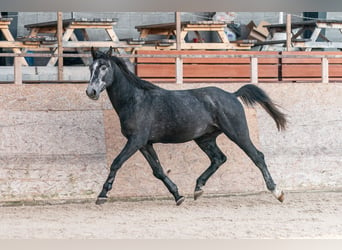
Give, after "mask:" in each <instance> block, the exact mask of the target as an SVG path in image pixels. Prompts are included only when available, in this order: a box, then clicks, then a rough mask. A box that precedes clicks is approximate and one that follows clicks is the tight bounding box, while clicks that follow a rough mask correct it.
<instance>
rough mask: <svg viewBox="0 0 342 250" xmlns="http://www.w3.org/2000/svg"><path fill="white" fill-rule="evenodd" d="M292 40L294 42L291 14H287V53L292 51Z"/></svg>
mask: <svg viewBox="0 0 342 250" xmlns="http://www.w3.org/2000/svg"><path fill="white" fill-rule="evenodd" d="M291 40H292V33H291V14H287V15H286V51H290V50H291Z"/></svg>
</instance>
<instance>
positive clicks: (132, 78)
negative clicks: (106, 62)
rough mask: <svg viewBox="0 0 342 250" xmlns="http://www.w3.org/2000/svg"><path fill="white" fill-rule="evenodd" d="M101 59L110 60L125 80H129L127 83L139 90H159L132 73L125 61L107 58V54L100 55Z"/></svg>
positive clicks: (111, 57)
mask: <svg viewBox="0 0 342 250" xmlns="http://www.w3.org/2000/svg"><path fill="white" fill-rule="evenodd" d="M101 57H104V58H106V59H110V60H112V61H113V62H114V63H115V64H116V65H117V66H118V67H119V69H120V70H121V72H122V73H123V74H124V75H125V76H126V78H127V80H129V83H131V84H133V85H134V86H135V87H137V88H139V89H144V90H149V89H159V88H160V87H158V86H157V85H154V84H152V83H150V82H148V81H145V80H142V79H141V78H139V77H138V76H137V75H135V74H134V73H132V72H131V71H130V70H129V69H128V67H127V65H126V63H125V61H124V60H123V59H121V58H119V57H116V56H108V55H107V54H104V53H101Z"/></svg>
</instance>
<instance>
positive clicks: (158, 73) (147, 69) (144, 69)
mask: <svg viewBox="0 0 342 250" xmlns="http://www.w3.org/2000/svg"><path fill="white" fill-rule="evenodd" d="M136 74H137V75H138V76H139V77H158V78H163V77H176V67H175V66H174V65H172V64H161V65H158V70H156V65H153V64H142V65H140V66H139V67H137V68H136Z"/></svg>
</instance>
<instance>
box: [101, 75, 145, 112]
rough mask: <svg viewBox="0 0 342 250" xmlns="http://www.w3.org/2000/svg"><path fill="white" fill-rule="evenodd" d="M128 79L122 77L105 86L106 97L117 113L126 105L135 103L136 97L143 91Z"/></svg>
mask: <svg viewBox="0 0 342 250" xmlns="http://www.w3.org/2000/svg"><path fill="white" fill-rule="evenodd" d="M128 81H129V80H128V79H126V78H125V77H122V78H121V79H120V80H118V81H117V82H115V83H113V84H112V85H111V86H110V87H108V88H107V93H108V97H109V99H110V101H111V102H112V105H113V108H114V109H115V110H116V112H117V113H118V114H119V115H120V113H121V111H122V110H123V109H124V108H126V107H127V105H132V104H133V103H135V99H136V97H137V96H139V95H141V94H142V93H143V91H141V90H140V89H138V88H137V87H135V86H134V85H133V84H130V83H129V82H128Z"/></svg>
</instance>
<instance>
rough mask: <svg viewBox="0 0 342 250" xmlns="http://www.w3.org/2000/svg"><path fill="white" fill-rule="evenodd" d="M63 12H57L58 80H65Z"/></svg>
mask: <svg viewBox="0 0 342 250" xmlns="http://www.w3.org/2000/svg"><path fill="white" fill-rule="evenodd" d="M62 37H63V13H62V12H61V11H58V12H57V41H58V81H63V38H62Z"/></svg>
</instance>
